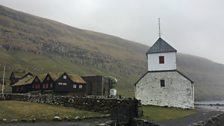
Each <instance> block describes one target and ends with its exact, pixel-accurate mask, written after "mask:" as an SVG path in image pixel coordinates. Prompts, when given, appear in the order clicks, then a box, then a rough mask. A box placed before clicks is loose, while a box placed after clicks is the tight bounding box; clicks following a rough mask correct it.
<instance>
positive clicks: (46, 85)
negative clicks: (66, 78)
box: [42, 73, 56, 94]
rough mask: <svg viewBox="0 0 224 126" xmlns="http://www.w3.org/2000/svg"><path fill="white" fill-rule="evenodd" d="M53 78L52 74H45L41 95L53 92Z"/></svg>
mask: <svg viewBox="0 0 224 126" xmlns="http://www.w3.org/2000/svg"><path fill="white" fill-rule="evenodd" d="M54 77H55V76H54V75H53V74H52V76H51V74H49V73H48V74H47V75H46V76H45V77H44V79H43V81H42V93H44V94H45V93H52V92H54V80H56V78H54Z"/></svg>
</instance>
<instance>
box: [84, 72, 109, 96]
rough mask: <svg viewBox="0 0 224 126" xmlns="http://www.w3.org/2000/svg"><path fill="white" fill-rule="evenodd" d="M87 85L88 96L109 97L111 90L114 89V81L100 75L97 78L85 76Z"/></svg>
mask: <svg viewBox="0 0 224 126" xmlns="http://www.w3.org/2000/svg"><path fill="white" fill-rule="evenodd" d="M82 78H83V79H84V80H85V81H86V83H87V86H86V94H87V95H100V96H109V95H110V89H111V88H112V84H113V83H112V79H111V78H109V77H104V76H100V75H96V76H83V77H82Z"/></svg>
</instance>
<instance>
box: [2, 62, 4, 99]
mask: <svg viewBox="0 0 224 126" xmlns="http://www.w3.org/2000/svg"><path fill="white" fill-rule="evenodd" d="M4 90H5V66H4V71H3V78H2V98H5V97H4Z"/></svg>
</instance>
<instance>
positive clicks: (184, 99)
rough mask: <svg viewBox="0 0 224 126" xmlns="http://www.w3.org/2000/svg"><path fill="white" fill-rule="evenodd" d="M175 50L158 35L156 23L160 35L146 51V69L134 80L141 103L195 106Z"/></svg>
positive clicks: (189, 82) (184, 106)
mask: <svg viewBox="0 0 224 126" xmlns="http://www.w3.org/2000/svg"><path fill="white" fill-rule="evenodd" d="M159 22H160V21H159ZM176 53H177V50H176V49H175V48H173V47H172V46H171V45H169V44H168V43H167V42H166V41H165V40H163V39H162V38H161V33H160V23H159V39H158V40H157V41H156V42H155V43H154V44H153V45H152V46H151V47H150V48H149V49H148V51H147V52H146V55H147V58H148V59H147V60H148V70H147V72H146V73H145V74H144V75H143V76H142V77H140V78H139V80H138V81H137V82H136V83H135V97H136V99H138V100H141V103H142V104H143V105H156V106H167V107H177V108H194V84H193V81H192V80H191V79H190V78H188V77H187V76H185V75H184V74H183V73H182V72H180V71H179V70H177V63H176Z"/></svg>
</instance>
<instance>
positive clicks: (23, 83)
mask: <svg viewBox="0 0 224 126" xmlns="http://www.w3.org/2000/svg"><path fill="white" fill-rule="evenodd" d="M33 80H34V77H33V76H31V75H28V76H26V77H24V78H22V79H19V80H18V81H17V82H15V83H14V84H13V85H11V86H12V93H27V92H29V91H31V90H32V82H33Z"/></svg>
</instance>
